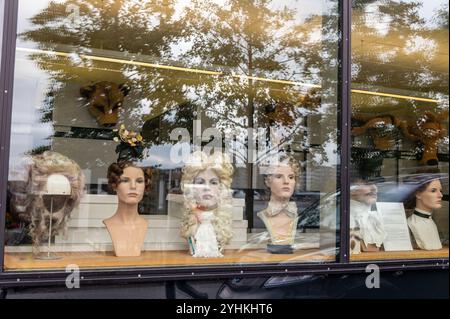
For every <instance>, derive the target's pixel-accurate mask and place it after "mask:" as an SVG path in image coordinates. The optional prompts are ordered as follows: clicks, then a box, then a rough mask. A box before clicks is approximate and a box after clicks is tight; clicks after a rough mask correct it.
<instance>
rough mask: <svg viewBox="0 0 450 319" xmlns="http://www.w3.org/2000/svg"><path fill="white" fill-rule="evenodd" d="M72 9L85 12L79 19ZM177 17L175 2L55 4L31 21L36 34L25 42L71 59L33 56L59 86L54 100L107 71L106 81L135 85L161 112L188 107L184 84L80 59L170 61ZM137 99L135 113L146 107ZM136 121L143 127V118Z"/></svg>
mask: <svg viewBox="0 0 450 319" xmlns="http://www.w3.org/2000/svg"><path fill="white" fill-rule="evenodd" d="M68 8H72V9H73V8H77V9H79V10H77V11H76V12H77V13H78V12H79V16H73V14H69V13H68V11H67V9H68ZM173 14H174V1H173V0H164V1H156V0H155V1H145V2H136V1H131V0H119V1H99V0H89V1H84V0H83V1H81V0H68V1H66V2H64V3H56V2H53V1H52V2H50V3H49V5H48V7H47V8H45V9H44V10H43V11H42V12H40V13H39V14H37V15H36V16H34V17H33V18H32V19H31V22H32V23H33V25H34V28H33V29H32V30H29V31H26V32H24V33H23V34H22V38H23V39H25V40H29V41H33V42H35V43H37V44H38V48H39V49H42V50H51V51H64V52H68V53H71V55H70V56H69V57H66V56H54V55H46V54H40V53H39V54H38V53H36V54H33V55H32V58H33V60H35V61H36V62H37V64H38V65H39V67H40V68H41V69H43V70H46V71H47V72H48V73H49V74H50V75H51V76H52V80H53V82H56V83H58V84H59V88H57V90H56V92H55V91H52V94H53V95H56V94H57V92H58V90H59V89H60V88H61V87H63V86H64V84H66V83H68V82H70V81H73V80H77V79H81V80H82V81H85V82H89V81H91V80H92V78H95V76H94V75H95V73H100V74H101V73H102V72H105V70H106V72H105V73H104V76H105V77H110V76H111V75H112V76H114V77H116V78H117V81H118V82H119V81H120V82H122V81H128V82H131V87H132V89H133V91H134V92H140V93H141V94H142V96H145V97H146V99H147V100H151V101H156V103H155V104H156V105H152V106H153V107H154V108H155V109H157V108H160V109H163V108H165V107H167V106H173V105H176V104H177V102H180V101H182V97H181V96H180V92H178V91H179V90H178V88H179V83H178V82H177V81H173V78H172V77H171V75H172V74H164V76H161V74H160V72H159V71H158V70H157V69H149V68H144V67H139V66H134V65H126V64H124V65H119V64H117V63H107V62H99V61H92V60H89V59H87V60H86V59H81V58H80V54H92V55H95V53H92V52H97V51H98V52H109V53H110V52H113V53H117V54H118V55H117V57H119V58H124V57H126V56H127V53H132V54H133V55H134V56H139V55H145V56H149V57H151V58H152V59H154V61H159V60H161V59H164V58H166V57H167V56H168V51H169V49H170V48H169V44H170V43H171V40H172V39H173V36H174V35H175V33H176V32H177V31H176V28H175V25H174V24H173V23H170V21H172V17H173ZM121 54H122V55H121ZM130 59H133V58H131V57H130ZM108 71H113V72H112V73H108ZM117 71H118V72H117ZM54 87H55V86H53V88H54ZM165 93H166V94H165ZM134 96H135V99H134V101H131V102H129V104H130V105H133V107H134V109H136V108H139V106H143V99H142V96H139V97H136V95H134ZM166 96H170V97H169V98H166ZM50 102H51V101H50ZM47 105H48V107H47V108H46V110H45V114H44V116H43V120H48V118H49V116H50V117H51V110H52V108H53V105H52V103H50V104H47ZM132 115H135V118H136V121H137V122H139V120H138V118H139V115H140V114H139V112H136V114H132Z"/></svg>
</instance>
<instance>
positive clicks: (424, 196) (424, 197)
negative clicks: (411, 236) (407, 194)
mask: <svg viewBox="0 0 450 319" xmlns="http://www.w3.org/2000/svg"><path fill="white" fill-rule="evenodd" d="M441 207H442V185H441V182H440V181H439V180H434V181H432V182H431V183H429V184H428V185H427V188H426V189H425V190H424V191H422V192H419V193H417V194H416V208H419V209H423V210H425V211H428V212H431V211H432V210H433V209H439V208H441Z"/></svg>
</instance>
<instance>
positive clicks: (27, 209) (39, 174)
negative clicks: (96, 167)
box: [11, 151, 85, 246]
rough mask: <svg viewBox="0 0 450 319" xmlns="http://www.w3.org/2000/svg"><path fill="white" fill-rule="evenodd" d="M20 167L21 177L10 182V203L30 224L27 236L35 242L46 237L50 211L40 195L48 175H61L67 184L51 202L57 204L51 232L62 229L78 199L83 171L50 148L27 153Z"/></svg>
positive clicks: (81, 187) (59, 231) (39, 241)
mask: <svg viewBox="0 0 450 319" xmlns="http://www.w3.org/2000/svg"><path fill="white" fill-rule="evenodd" d="M24 169H25V172H24V173H25V174H24V175H23V176H24V180H22V181H21V183H12V184H11V194H12V198H11V206H13V207H14V208H15V210H16V212H18V213H19V216H20V218H21V219H22V220H23V221H25V222H28V223H29V224H30V225H29V227H30V229H29V230H30V236H31V239H32V240H33V244H35V245H36V246H38V245H40V244H41V243H42V242H43V241H45V240H46V239H48V232H49V221H50V211H49V209H48V203H47V204H46V202H45V198H44V196H45V195H46V189H47V180H48V177H49V176H50V175H53V174H60V175H63V176H65V177H66V178H67V180H68V181H69V183H70V188H71V190H70V194H69V195H67V196H66V195H63V196H60V195H57V196H55V199H54V202H55V205H54V206H58V207H57V208H54V209H53V214H52V233H51V236H55V235H58V234H60V233H61V232H65V231H66V227H67V221H68V219H69V218H70V214H71V212H72V210H73V209H74V208H75V207H76V206H78V204H79V202H80V199H81V196H82V194H83V191H84V185H85V184H84V175H83V172H82V171H81V169H80V167H79V166H78V164H77V163H75V162H74V161H73V160H71V159H69V158H67V157H66V156H64V155H61V154H59V153H56V152H52V151H47V152H44V153H42V154H39V155H33V156H30V158H29V159H28V160H27V165H26V166H25V167H24ZM58 196H59V198H58Z"/></svg>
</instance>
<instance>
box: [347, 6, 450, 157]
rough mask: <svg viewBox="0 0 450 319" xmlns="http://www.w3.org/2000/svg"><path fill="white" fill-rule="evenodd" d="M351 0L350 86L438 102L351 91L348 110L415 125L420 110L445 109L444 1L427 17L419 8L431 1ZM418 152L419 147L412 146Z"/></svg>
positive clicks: (446, 100) (446, 90)
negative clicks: (389, 116)
mask: <svg viewBox="0 0 450 319" xmlns="http://www.w3.org/2000/svg"><path fill="white" fill-rule="evenodd" d="M352 4H353V7H354V11H353V16H352V19H353V28H352V32H353V33H352V63H353V65H352V80H353V87H354V88H356V89H361V88H362V89H366V90H370V91H377V90H379V91H382V92H383V91H384V92H385V93H394V94H400V95H404V96H416V97H426V98H431V99H435V100H438V101H439V103H430V102H421V101H418V100H405V99H393V98H386V97H384V98H383V97H372V98H369V97H367V96H363V95H358V94H354V95H353V112H354V113H367V114H366V115H365V116H369V117H370V115H372V118H375V117H377V115H378V114H389V115H391V116H394V117H397V118H399V119H402V120H407V121H408V123H409V124H408V125H415V121H417V119H419V118H420V116H422V115H424V114H425V113H426V112H432V113H435V114H437V113H440V112H442V110H446V109H447V110H448V5H447V4H446V3H443V4H442V5H441V6H440V7H438V8H437V10H435V11H434V17H431V18H428V19H427V18H426V17H424V16H422V14H421V10H420V9H421V7H422V6H431V5H435V2H434V3H433V4H430V3H428V2H425V1H423V2H420V1H418V2H397V1H391V0H386V1H367V0H360V1H353V2H352ZM358 116H360V115H359V114H358ZM358 116H356V117H358ZM399 136H400V135H399ZM402 139H403V140H406V137H405V136H402ZM397 142H398V141H396V140H393V141H392V144H396V143H397ZM444 143H446V144H448V140H447V141H444ZM422 151H423V147H422V146H420V147H418V148H417V149H416V150H415V152H416V153H420V152H422Z"/></svg>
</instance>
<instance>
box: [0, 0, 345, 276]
mask: <svg viewBox="0 0 450 319" xmlns="http://www.w3.org/2000/svg"><path fill="white" fill-rule="evenodd" d="M338 18H339V16H338V2H337V1H322V2H317V1H306V0H305V1H288V2H283V3H280V2H279V1H231V0H230V1H206V0H205V1H203V0H202V1H176V0H174V1H164V2H158V3H156V2H154V1H128V0H121V1H101V2H99V1H90V0H89V1H86V0H83V1H79V0H67V1H49V0H38V1H33V2H32V3H30V2H29V1H19V16H18V38H17V51H16V65H15V78H14V101H13V112H12V127H11V129H12V135H11V151H10V161H9V183H8V207H7V220H6V236H5V237H6V243H5V265H4V267H5V270H6V271H9V270H23V269H31V270H35V269H60V268H64V267H66V266H67V265H68V264H77V265H78V266H80V267H82V268H87V267H132V266H149V267H151V266H186V265H189V266H192V265H223V264H225V265H234V264H240V265H242V264H256V263H257V264H261V263H263V264H265V263H267V264H274V265H276V264H279V263H305V262H307V263H313V262H319V263H323V262H335V261H336V256H337V254H338V253H339V250H338V247H337V243H338V242H339V241H338V238H337V237H336V236H337V235H336V234H338V233H339V229H338V228H339V227H338V225H339V224H338V223H337V222H336V220H337V216H338V210H337V207H338V206H339V205H338V204H339V192H337V188H338V185H337V175H338V162H339V160H338V159H339V153H338V149H339V145H338V144H339V143H338V127H337V114H338V103H337V98H338V94H337V85H338V82H337V78H338V65H339V61H338V39H339V36H338ZM138 203H139V204H138Z"/></svg>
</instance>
